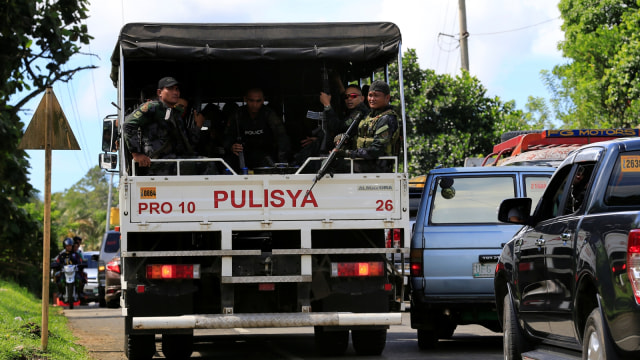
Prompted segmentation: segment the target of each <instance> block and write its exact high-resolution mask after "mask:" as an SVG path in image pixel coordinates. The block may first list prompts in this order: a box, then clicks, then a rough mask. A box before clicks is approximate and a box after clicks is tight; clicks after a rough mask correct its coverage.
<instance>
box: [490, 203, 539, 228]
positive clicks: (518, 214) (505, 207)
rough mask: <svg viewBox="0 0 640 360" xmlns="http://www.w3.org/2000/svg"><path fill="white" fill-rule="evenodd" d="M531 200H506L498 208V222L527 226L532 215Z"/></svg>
mask: <svg viewBox="0 0 640 360" xmlns="http://www.w3.org/2000/svg"><path fill="white" fill-rule="evenodd" d="M531 203H532V201H531V199H530V198H512V199H505V200H503V201H502V203H500V207H499V208H498V220H499V221H501V222H505V223H510V224H523V225H524V224H527V223H528V222H529V218H530V216H529V214H530V213H531Z"/></svg>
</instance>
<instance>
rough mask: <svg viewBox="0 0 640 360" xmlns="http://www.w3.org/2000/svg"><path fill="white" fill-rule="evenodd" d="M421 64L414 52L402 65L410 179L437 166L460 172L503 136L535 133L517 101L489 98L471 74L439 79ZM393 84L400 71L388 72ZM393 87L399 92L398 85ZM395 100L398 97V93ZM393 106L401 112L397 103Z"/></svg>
mask: <svg viewBox="0 0 640 360" xmlns="http://www.w3.org/2000/svg"><path fill="white" fill-rule="evenodd" d="M417 61H418V59H417V56H416V53H415V50H413V49H409V50H408V51H407V52H406V53H405V54H404V56H403V59H402V68H403V80H404V94H405V106H406V115H407V137H408V139H407V142H408V148H409V150H408V151H409V157H410V161H409V173H410V174H411V175H412V176H415V175H421V174H425V173H426V172H428V171H429V170H430V169H433V168H434V167H436V166H438V165H442V166H445V167H449V166H462V165H464V160H465V158H467V157H478V156H483V155H486V154H489V153H490V152H491V151H492V149H493V145H494V144H496V143H498V142H499V141H500V135H501V134H502V133H503V132H506V131H511V130H529V129H532V128H533V125H529V123H528V122H527V119H528V118H529V119H533V115H529V116H528V117H527V116H525V114H524V113H523V112H522V111H521V110H516V109H515V102H514V101H508V102H502V101H501V100H500V98H499V97H493V98H490V97H487V96H486V92H487V90H486V89H485V88H484V86H482V84H481V83H480V81H479V80H478V79H477V78H475V77H473V76H471V75H469V73H468V72H466V71H463V72H462V74H460V75H458V76H455V77H453V76H451V75H448V74H436V73H435V72H434V71H433V70H422V69H420V67H419V66H418V62H417ZM390 78H391V79H397V78H398V70H397V66H393V67H392V68H391V69H390ZM391 82H392V85H394V86H392V87H391V88H392V89H397V88H398V87H397V80H392V81H391ZM392 98H393V99H399V96H398V94H397V93H396V92H394V93H392ZM394 105H395V106H396V107H398V106H399V103H398V101H397V100H396V101H395V103H394ZM536 121H538V120H536ZM537 126H540V125H537Z"/></svg>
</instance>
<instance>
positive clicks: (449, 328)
mask: <svg viewBox="0 0 640 360" xmlns="http://www.w3.org/2000/svg"><path fill="white" fill-rule="evenodd" d="M456 327H457V325H456V324H453V323H452V322H450V321H445V322H441V323H440V324H439V325H438V339H451V337H452V336H453V333H454V332H455V331H456Z"/></svg>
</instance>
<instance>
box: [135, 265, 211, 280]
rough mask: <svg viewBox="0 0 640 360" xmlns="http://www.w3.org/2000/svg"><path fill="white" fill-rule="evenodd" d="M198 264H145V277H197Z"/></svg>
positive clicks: (198, 275)
mask: <svg viewBox="0 0 640 360" xmlns="http://www.w3.org/2000/svg"><path fill="white" fill-rule="evenodd" d="M199 278H200V264H188V265H183V264H153V265H147V279H154V280H155V279H199Z"/></svg>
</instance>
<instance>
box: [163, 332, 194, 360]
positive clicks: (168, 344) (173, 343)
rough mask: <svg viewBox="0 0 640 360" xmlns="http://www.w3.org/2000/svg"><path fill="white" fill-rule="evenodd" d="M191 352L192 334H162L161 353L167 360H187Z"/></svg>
mask: <svg viewBox="0 0 640 360" xmlns="http://www.w3.org/2000/svg"><path fill="white" fill-rule="evenodd" d="M192 352H193V334H163V335H162V353H163V354H164V357H166V358H167V359H188V358H190V357H191V353H192Z"/></svg>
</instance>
